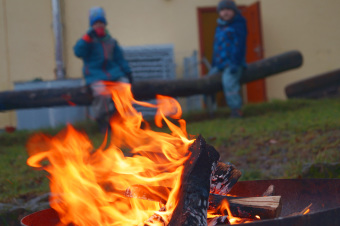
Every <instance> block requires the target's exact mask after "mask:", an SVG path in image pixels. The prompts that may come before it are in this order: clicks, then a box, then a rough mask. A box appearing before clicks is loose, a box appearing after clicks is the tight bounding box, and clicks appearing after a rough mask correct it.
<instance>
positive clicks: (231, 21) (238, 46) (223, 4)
mask: <svg viewBox="0 0 340 226" xmlns="http://www.w3.org/2000/svg"><path fill="white" fill-rule="evenodd" d="M217 11H218V13H219V18H218V20H217V27H216V31H215V38H214V46H213V47H214V50H213V51H214V52H213V61H212V69H211V71H210V72H209V74H215V73H216V72H218V71H221V72H222V85H223V92H224V96H225V99H226V102H227V104H228V106H229V107H230V109H231V117H242V112H241V107H242V97H241V94H240V89H241V84H240V79H241V76H242V74H243V69H244V68H245V67H246V61H245V54H246V39H247V25H246V20H245V19H244V17H243V16H242V15H241V13H240V11H239V10H238V9H237V6H236V4H235V2H234V1H232V0H222V1H220V2H219V4H218V6H217Z"/></svg>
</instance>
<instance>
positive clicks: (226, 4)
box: [217, 0, 238, 12]
mask: <svg viewBox="0 0 340 226" xmlns="http://www.w3.org/2000/svg"><path fill="white" fill-rule="evenodd" d="M223 9H232V10H234V11H235V12H238V8H237V6H236V4H235V2H234V1H233V0H222V1H220V2H219V3H218V5H217V12H220V11H221V10H223Z"/></svg>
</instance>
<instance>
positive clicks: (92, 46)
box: [73, 33, 131, 84]
mask: <svg viewBox="0 0 340 226" xmlns="http://www.w3.org/2000/svg"><path fill="white" fill-rule="evenodd" d="M73 50H74V54H75V55H76V56H77V57H79V58H81V59H82V60H83V62H84V66H83V75H84V78H85V80H86V84H92V83H94V82H97V81H101V80H105V81H116V80H118V79H119V78H120V77H122V76H125V75H127V74H130V73H131V69H130V67H129V64H128V62H127V61H126V60H125V59H124V56H123V52H122V49H121V47H120V46H119V44H118V42H117V41H116V40H115V39H113V38H112V37H111V36H110V35H109V34H108V33H107V35H106V36H105V37H104V38H94V39H93V40H92V41H91V42H88V41H85V40H84V39H80V40H78V41H77V43H76V45H75V46H74V48H73Z"/></svg>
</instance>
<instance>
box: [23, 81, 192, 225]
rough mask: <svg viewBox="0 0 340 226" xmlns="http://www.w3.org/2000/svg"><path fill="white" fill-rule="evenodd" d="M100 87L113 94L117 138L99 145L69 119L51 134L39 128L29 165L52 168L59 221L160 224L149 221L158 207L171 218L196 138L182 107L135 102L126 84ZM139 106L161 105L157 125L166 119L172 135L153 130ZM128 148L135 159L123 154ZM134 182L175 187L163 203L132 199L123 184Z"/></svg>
mask: <svg viewBox="0 0 340 226" xmlns="http://www.w3.org/2000/svg"><path fill="white" fill-rule="evenodd" d="M103 88H104V89H103ZM99 89H101V92H102V94H103V95H111V96H112V99H113V101H114V103H115V107H116V109H117V114H116V115H114V117H112V118H111V120H110V125H111V130H112V136H111V137H108V136H106V137H105V140H104V142H103V144H102V145H101V147H99V148H98V149H97V150H94V147H93V145H92V143H91V142H90V140H89V138H88V137H87V135H86V134H84V133H82V132H79V131H76V130H75V129H74V128H73V127H72V126H71V125H68V126H67V127H66V129H65V130H64V131H62V132H60V133H59V134H58V135H56V136H54V137H50V136H47V135H43V134H38V135H35V136H33V137H32V138H31V139H30V140H29V142H28V144H27V149H28V152H29V155H30V157H29V159H28V160H27V164H28V165H30V166H32V167H36V168H40V169H44V170H46V171H47V172H48V173H49V179H50V189H51V192H52V194H53V195H52V196H51V198H50V205H51V207H52V208H53V209H54V210H56V211H57V212H58V214H59V217H60V220H61V224H62V225H68V224H70V223H73V224H75V225H79V226H80V225H91V226H92V225H144V224H146V225H161V222H160V221H159V222H154V221H153V223H151V222H148V221H147V220H148V219H149V218H150V216H152V215H154V214H155V213H156V214H157V215H158V216H160V218H161V221H163V222H165V223H167V222H168V221H169V219H170V218H171V213H172V211H173V210H174V208H175V207H176V204H177V201H178V200H175V198H174V197H176V193H177V192H178V188H179V187H180V184H179V183H180V180H179V178H180V177H181V173H182V170H183V163H184V162H185V161H186V160H187V159H188V157H189V156H188V155H189V152H188V146H189V145H190V144H191V143H192V142H193V140H190V139H188V138H187V137H188V135H187V132H186V125H185V121H184V120H182V119H180V117H181V114H182V112H181V108H180V105H179V104H178V102H177V101H176V100H175V99H173V98H170V97H165V96H157V105H152V104H149V103H144V102H140V101H137V100H135V99H134V98H133V95H132V93H131V87H130V85H129V84H122V83H105V87H99ZM134 104H138V105H142V106H145V107H151V108H157V114H156V117H155V123H156V125H157V126H159V127H161V126H162V123H163V121H164V122H165V123H166V125H167V126H168V128H169V129H170V130H171V134H167V133H163V132H155V131H152V130H151V129H150V127H149V125H148V124H147V122H146V121H145V120H144V119H143V117H142V115H141V113H140V112H137V111H136V110H135V108H134V107H133V105H134ZM166 116H167V117H171V118H173V119H176V120H177V121H178V123H179V126H177V125H175V124H174V123H172V122H171V121H170V120H168V119H167V118H166ZM108 140H110V142H109V144H108V147H107V148H105V147H106V146H107V143H108ZM125 148H128V149H130V150H131V153H132V154H133V156H132V157H126V156H124V154H123V151H122V149H125ZM136 184H142V185H144V186H165V187H170V188H173V189H172V190H171V192H170V191H169V194H166V195H167V196H168V197H169V198H168V201H167V202H166V204H161V203H158V202H152V201H148V200H143V199H135V198H127V197H126V196H125V195H124V192H125V190H126V189H127V188H129V187H131V186H133V185H136ZM150 189H152V188H151V187H150ZM155 192H156V191H155ZM161 195H163V196H164V194H160V196H161ZM160 209H162V210H164V211H160Z"/></svg>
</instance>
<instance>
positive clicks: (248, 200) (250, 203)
mask: <svg viewBox="0 0 340 226" xmlns="http://www.w3.org/2000/svg"><path fill="white" fill-rule="evenodd" d="M224 200H226V201H228V202H229V208H230V211H231V214H232V215H233V216H235V217H241V218H250V219H255V216H256V215H258V216H260V217H261V219H272V218H276V217H278V216H279V215H280V213H281V209H282V203H281V196H268V197H231V196H221V195H212V194H211V195H210V196H209V210H214V211H215V212H213V214H223V215H224V214H227V213H226V212H225V213H221V212H220V210H219V208H218V207H219V206H220V205H221V204H222V203H223V201H224Z"/></svg>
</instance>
